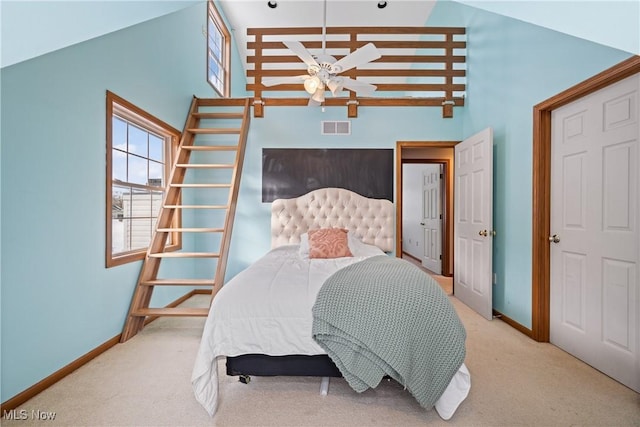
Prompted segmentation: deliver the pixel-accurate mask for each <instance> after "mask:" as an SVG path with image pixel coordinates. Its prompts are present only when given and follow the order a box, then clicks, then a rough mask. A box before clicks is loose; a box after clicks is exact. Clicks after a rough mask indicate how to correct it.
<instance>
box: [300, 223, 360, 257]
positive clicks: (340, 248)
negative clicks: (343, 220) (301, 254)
mask: <svg viewBox="0 0 640 427" xmlns="http://www.w3.org/2000/svg"><path fill="white" fill-rule="evenodd" d="M350 256H353V254H352V253H351V251H350V250H349V241H348V239H347V230H346V229H344V228H321V229H319V230H309V258H341V257H350Z"/></svg>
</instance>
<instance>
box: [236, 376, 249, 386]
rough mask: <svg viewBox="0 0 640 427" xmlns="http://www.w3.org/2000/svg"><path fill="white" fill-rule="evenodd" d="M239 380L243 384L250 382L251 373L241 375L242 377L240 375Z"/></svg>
mask: <svg viewBox="0 0 640 427" xmlns="http://www.w3.org/2000/svg"><path fill="white" fill-rule="evenodd" d="M238 381H240V382H241V383H242V384H249V383H250V382H251V377H250V376H249V375H240V377H238Z"/></svg>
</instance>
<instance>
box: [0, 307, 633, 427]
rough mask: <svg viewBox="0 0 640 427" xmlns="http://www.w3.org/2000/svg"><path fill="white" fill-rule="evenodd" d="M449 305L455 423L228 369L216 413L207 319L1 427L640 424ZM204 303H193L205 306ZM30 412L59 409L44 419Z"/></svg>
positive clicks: (88, 370)
mask: <svg viewBox="0 0 640 427" xmlns="http://www.w3.org/2000/svg"><path fill="white" fill-rule="evenodd" d="M451 300H452V302H453V304H454V306H455V307H456V310H457V311H458V313H459V315H460V317H461V319H462V321H463V323H464V325H465V327H466V329H467V334H468V337H467V358H466V364H467V366H468V368H469V370H470V372H471V381H472V385H471V392H470V394H469V396H468V397H467V399H466V400H465V401H464V402H463V403H462V404H461V406H460V407H459V408H458V411H457V412H456V414H455V415H454V416H453V418H452V419H451V420H449V421H448V422H445V421H443V420H442V419H441V418H439V416H438V414H437V413H436V412H435V411H434V410H431V411H425V410H424V409H422V408H421V407H420V406H419V405H418V404H417V403H416V401H415V400H414V399H413V398H412V397H411V395H410V394H409V393H408V392H407V391H405V390H403V389H402V387H400V386H399V385H398V384H396V383H394V382H392V381H384V382H383V384H381V385H380V386H379V387H378V388H377V389H375V390H369V391H367V392H365V393H362V394H358V393H355V392H354V391H352V390H351V389H350V388H349V387H348V386H347V385H346V383H345V381H344V380H342V379H332V380H331V384H330V389H329V395H328V396H326V397H322V396H320V394H319V389H320V379H318V378H287V377H271V378H268V377H262V378H259V377H253V378H252V381H251V383H250V384H248V385H245V384H242V383H240V382H238V381H237V378H235V377H227V376H226V375H225V373H224V369H223V365H222V364H221V365H220V379H221V381H220V396H221V399H220V401H219V410H218V413H217V414H216V416H215V417H214V418H210V417H209V416H208V414H207V413H206V412H205V411H204V409H203V408H202V407H201V406H200V405H199V404H198V403H197V402H196V400H195V398H194V397H193V393H192V391H191V385H190V382H189V380H190V376H191V368H192V365H193V361H194V357H195V354H196V351H197V348H198V345H199V342H200V334H201V332H202V327H203V324H204V319H198V318H195V319H194V318H186V319H180V318H162V319H159V320H156V321H155V322H153V323H151V324H150V325H149V326H147V327H146V328H145V329H144V330H143V331H142V332H141V333H139V334H138V335H137V336H135V337H134V338H133V339H131V340H129V341H128V342H126V343H124V344H119V345H117V346H115V347H114V348H112V349H110V350H108V351H107V352H105V353H104V354H102V355H101V356H99V357H97V358H96V359H94V360H93V361H91V362H90V363H88V364H87V365H85V366H83V367H82V368H80V369H78V370H77V371H76V372H74V373H72V374H71V375H69V376H68V377H66V378H65V379H63V380H62V381H60V382H58V383H57V384H55V385H54V386H52V387H51V388H49V389H48V390H46V391H44V392H43V393H41V394H40V395H38V396H36V397H34V398H33V399H31V400H30V401H28V402H27V403H25V404H24V405H22V406H21V407H20V408H18V409H17V411H25V412H24V413H25V414H27V419H26V420H21V421H18V420H6V419H3V420H2V421H1V422H2V425H3V426H22V427H24V426H30V425H46V426H425V425H434V426H435V425H442V426H445V425H449V426H640V395H639V394H638V393H635V392H633V391H632V390H630V389H628V388H626V387H624V386H622V385H620V384H619V383H617V382H616V381H613V380H612V379H610V378H609V377H607V376H605V375H603V374H601V373H599V372H598V371H596V370H594V369H593V368H591V367H589V366H587V365H586V364H584V363H582V362H581V361H579V360H577V359H575V358H573V357H572V356H570V355H568V354H567V353H565V352H563V351H561V350H559V349H558V348H556V347H554V346H552V345H550V344H540V343H536V342H534V341H532V340H531V339H529V338H527V337H526V336H524V335H522V334H521V333H519V332H518V331H516V330H515V329H513V328H511V327H510V326H508V325H507V324H505V323H504V322H502V321H500V320H493V321H487V320H485V319H483V318H481V317H480V316H478V315H476V314H475V313H474V312H473V311H471V310H470V309H469V308H467V307H466V306H465V305H463V304H462V303H460V302H459V301H458V300H457V299H456V298H455V297H451ZM207 302H208V297H207V296H196V297H193V298H191V299H190V300H189V301H187V303H186V304H187V305H190V306H203V305H206V304H207ZM32 411H42V412H55V413H56V415H55V419H54V420H49V421H37V420H35V419H34V418H33V417H32V414H33V412H32Z"/></svg>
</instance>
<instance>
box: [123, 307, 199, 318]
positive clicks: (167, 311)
mask: <svg viewBox="0 0 640 427" xmlns="http://www.w3.org/2000/svg"><path fill="white" fill-rule="evenodd" d="M131 314H132V315H133V316H138V317H140V316H184V317H206V316H207V315H208V314H209V309H208V308H194V307H168V308H139V309H137V310H135V311H134V312H133V313H131Z"/></svg>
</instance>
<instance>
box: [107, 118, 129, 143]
mask: <svg viewBox="0 0 640 427" xmlns="http://www.w3.org/2000/svg"><path fill="white" fill-rule="evenodd" d="M111 134H112V135H111V146H112V147H113V148H119V149H120V150H126V149H127V122H125V121H124V120H122V119H121V118H120V117H113V120H112V121H111Z"/></svg>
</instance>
